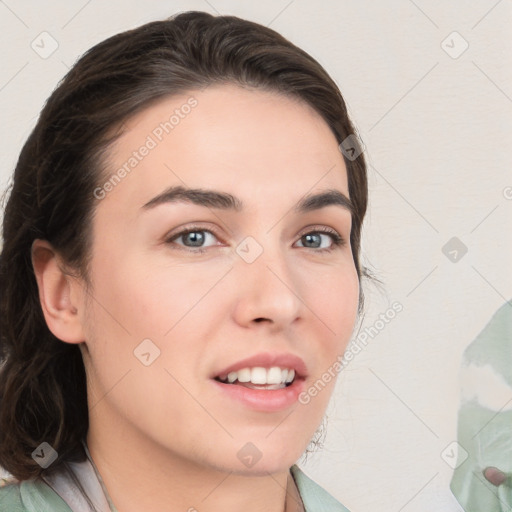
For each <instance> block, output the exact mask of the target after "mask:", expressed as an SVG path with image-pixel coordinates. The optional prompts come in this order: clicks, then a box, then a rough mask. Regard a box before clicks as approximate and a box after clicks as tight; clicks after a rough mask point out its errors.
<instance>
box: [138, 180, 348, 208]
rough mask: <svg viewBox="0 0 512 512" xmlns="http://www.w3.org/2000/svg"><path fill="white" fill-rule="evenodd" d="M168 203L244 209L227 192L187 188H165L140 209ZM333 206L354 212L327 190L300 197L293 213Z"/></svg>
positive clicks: (345, 200) (338, 194)
mask: <svg viewBox="0 0 512 512" xmlns="http://www.w3.org/2000/svg"><path fill="white" fill-rule="evenodd" d="M168 203H190V204H195V205H198V206H203V207H207V208H208V207H209V208H216V209H221V210H233V211H235V212H241V211H242V210H243V208H244V204H243V201H241V200H240V199H239V198H237V197H235V196H233V195H232V194H229V193H227V192H219V191H216V190H205V189H200V188H187V187H183V186H172V187H169V188H167V189H166V190H164V191H163V192H162V193H161V194H158V195H157V196H155V197H153V199H151V200H150V201H148V202H147V203H146V204H145V205H144V206H143V207H142V208H143V209H144V210H150V209H152V208H155V207H156V206H159V205H161V204H168ZM333 205H334V206H340V207H342V208H344V209H345V210H348V211H349V212H350V213H351V214H352V213H353V212H354V205H353V203H352V201H351V200H350V199H349V198H348V197H347V196H346V195H345V194H343V193H342V192H340V191H339V190H336V189H327V190H323V191H322V192H318V193H315V194H309V195H306V196H304V197H302V198H301V199H300V200H299V201H298V202H297V204H296V205H295V206H294V211H295V212H296V213H307V212H310V211H313V210H319V209H321V208H325V207H327V206H333Z"/></svg>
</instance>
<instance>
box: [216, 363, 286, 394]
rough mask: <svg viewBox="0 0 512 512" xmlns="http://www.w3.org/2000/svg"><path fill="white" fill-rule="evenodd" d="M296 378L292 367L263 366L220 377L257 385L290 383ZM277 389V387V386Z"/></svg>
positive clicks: (243, 369)
mask: <svg viewBox="0 0 512 512" xmlns="http://www.w3.org/2000/svg"><path fill="white" fill-rule="evenodd" d="M294 378H295V370H293V369H290V368H279V367H278V366H272V368H263V367H261V366H256V367H254V368H242V369H241V370H238V371H236V372H230V373H228V374H227V376H226V375H223V376H222V377H220V380H221V381H222V382H229V383H230V384H233V383H234V382H235V381H238V382H241V383H251V384H256V385H270V386H272V385H279V384H289V383H291V382H293V379H294ZM276 389H277V388H276Z"/></svg>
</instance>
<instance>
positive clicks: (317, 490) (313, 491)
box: [290, 465, 350, 512]
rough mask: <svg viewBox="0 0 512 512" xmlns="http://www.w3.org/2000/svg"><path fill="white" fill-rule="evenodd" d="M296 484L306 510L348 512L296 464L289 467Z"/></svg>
mask: <svg viewBox="0 0 512 512" xmlns="http://www.w3.org/2000/svg"><path fill="white" fill-rule="evenodd" d="M290 471H291V473H292V475H293V479H294V480H295V483H296V484H297V488H298V490H299V493H300V497H301V498H302V501H303V502H304V507H305V509H306V512H321V511H324V510H329V512H350V511H349V510H348V509H347V508H346V507H344V506H343V505H342V504H341V503H340V502H339V501H338V500H336V499H335V498H333V497H332V496H331V495H330V494H329V493H328V492H327V491H326V490H325V489H323V488H322V487H320V486H319V485H318V484H317V483H315V482H314V481H313V480H311V478H309V477H308V476H307V475H306V474H305V473H304V472H303V471H302V470H301V469H300V468H299V467H298V466H297V465H293V466H292V467H291V469H290Z"/></svg>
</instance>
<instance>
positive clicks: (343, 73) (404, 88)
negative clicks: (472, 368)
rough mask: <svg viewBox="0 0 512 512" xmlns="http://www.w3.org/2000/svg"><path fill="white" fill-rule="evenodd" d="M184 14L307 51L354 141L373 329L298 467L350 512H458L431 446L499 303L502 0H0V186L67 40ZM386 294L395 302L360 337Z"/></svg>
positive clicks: (509, 13)
mask: <svg viewBox="0 0 512 512" xmlns="http://www.w3.org/2000/svg"><path fill="white" fill-rule="evenodd" d="M192 9H197V10H204V11H208V12H211V13H215V11H218V12H219V13H221V14H234V15H238V16H241V17H245V18H248V19H251V20H254V21H257V22H259V23H262V24H265V25H270V27H271V28H273V29H275V30H277V31H278V32H281V33H282V34H283V35H284V36H285V37H287V38H289V39H290V40H291V41H292V42H294V43H295V44H297V45H298V46H300V47H302V48H304V49H305V50H306V51H308V52H309V53H311V55H313V56H314V57H315V58H316V59H317V60H318V61H319V62H320V63H321V64H322V65H323V66H324V67H325V68H326V69H327V71H328V72H329V73H330V74H331V76H333V78H334V79H335V80H336V82H337V83H338V85H339V87H340V89H341V91H342V94H343V95H344V97H345V99H346V101H347V104H348V107H349V110H350V112H351V115H352V117H353V120H354V122H355V124H356V126H357V127H358V130H359V132H360V134H361V137H362V139H363V141H364V143H365V146H366V157H367V160H368V163H369V179H370V208H369V213H368V218H367V221H366V225H365V232H364V241H363V250H364V261H365V262H366V263H367V264H368V265H371V268H372V269H373V271H374V272H375V273H376V275H377V277H378V278H379V279H381V281H383V284H382V286H380V287H377V286H375V285H373V284H371V283H368V284H367V285H365V288H366V315H365V320H364V324H363V326H362V328H361V331H364V329H365V328H370V327H371V326H373V327H374V330H373V331H372V333H373V335H372V336H369V339H370V341H369V343H368V344H367V346H366V347H364V349H363V350H361V351H360V352H359V353H358V354H357V355H356V357H354V360H353V361H352V362H351V363H350V364H349V365H348V366H347V367H346V369H345V370H344V371H343V373H342V375H341V376H340V378H339V382H338V385H337V388H336V393H335V396H334V397H333V399H332V403H331V406H330V408H329V412H328V422H327V434H326V438H325V446H324V448H323V449H322V450H320V451H318V452H317V453H316V454H314V455H312V456H311V457H310V458H308V460H307V462H306V463H305V464H302V466H303V468H304V469H305V471H306V472H307V473H308V474H309V475H310V476H312V477H313V478H314V479H315V480H316V481H317V482H318V483H320V484H321V485H322V486H324V487H325V488H326V489H327V490H328V491H330V492H331V493H332V494H333V495H334V496H335V497H336V498H338V499H339V500H340V501H342V502H343V503H344V504H345V505H346V506H348V507H349V508H351V509H352V510H353V511H354V512H360V511H362V512H364V511H368V512H369V511H373V510H376V509H378V510H385V511H397V512H398V511H402V510H404V511H406V512H409V511H411V512H413V511H416V512H420V511H425V512H427V511H428V512H431V511H432V510H458V506H457V505H456V503H455V502H454V501H453V499H452V498H451V497H450V493H449V490H448V485H449V481H450V478H451V475H452V468H451V467H450V465H449V464H448V463H447V462H445V460H444V459H443V458H442V457H441V453H442V452H443V450H444V449H445V448H446V447H447V446H448V445H449V444H450V443H451V442H452V441H454V440H455V439H456V426H457V425H456V422H457V409H458V406H459V368H460V363H461V357H462V353H463V351H464V349H465V348H466V347H467V345H468V344H469V343H470V342H471V341H472V340H473V339H474V337H475V336H476V335H477V334H478V332H479V331H480V330H481V329H482V328H483V327H484V325H485V324H486V323H487V321H488V320H489V319H490V317H491V315H492V314H493V313H494V311H495V310H497V309H498V307H499V306H501V305H502V304H503V303H504V302H505V301H506V300H509V299H510V298H512V272H511V271H510V266H511V261H512V241H511V240H512V238H511V236H510V234H511V233H512V189H511V188H510V187H512V173H511V168H512V153H511V151H510V142H511V141H510V126H511V120H512V67H511V66H510V56H511V55H512V51H511V50H512V37H511V31H510V26H511V21H512V4H511V3H510V2H504V1H501V2H500V1H498V2H496V1H495V0H489V1H487V0H486V1H479V2H462V1H460V0H458V1H451V2H441V1H431V2H426V1H419V0H418V1H416V2H413V1H406V0H389V1H387V2H377V1H369V0H364V1H360V0H350V1H334V0H330V1H325V0H324V1H323V2H314V1H311V0H294V1H293V0H292V1H291V2H290V1H289V0H282V1H270V0H265V1H258V2H240V1H239V2H237V1H235V0H229V1H228V0H209V1H208V2H206V1H202V0H197V1H188V2H185V1H157V0H145V1H144V2H129V1H126V0H124V1H122V0H111V1H109V2H100V1H99V0H92V1H90V2H86V1H82V0H80V1H64V0H61V1H56V0H47V1H46V2H37V1H35V0H32V1H27V0H17V1H16V2H14V1H13V0H6V1H5V2H1V3H0V41H1V43H2V53H1V59H2V60H1V63H2V66H1V68H0V105H1V112H2V122H1V123H0V150H1V155H2V159H1V163H0V189H1V190H4V189H5V188H6V186H7V183H8V180H9V177H10V175H11V173H12V170H13V168H14V165H15V162H16V159H17V156H18V154H19V151H20V149H21V146H22V144H23V142H24V141H25V139H26V138H27V136H28V134H29V133H30V131H31V129H32V128H33V126H34V124H35V122H36V119H37V116H38V114H39V111H40V109H41V107H42V105H43V103H44V101H45V100H46V98H47V97H48V96H49V95H50V93H51V91H52V90H53V89H54V87H55V86H56V84H57V82H58V81H59V80H60V79H61V78H62V77H63V75H64V74H65V73H66V72H67V70H68V68H69V67H70V66H71V65H72V64H73V63H74V62H75V60H76V59H77V58H78V57H79V56H80V55H81V54H82V53H83V52H84V51H85V50H87V49H88V48H90V47H91V46H93V45H94V44H95V43H97V42H99V41H101V40H103V39H105V38H106V37H108V36H110V35H113V34H115V33H117V32H120V31H123V30H126V29H129V28H133V27H136V26H138V25H141V24H143V23H145V22H148V21H152V20H157V19H161V18H165V17H167V16H170V15H172V14H174V13H176V12H179V11H183V10H192ZM43 31H47V32H48V33H50V34H51V36H52V37H53V38H54V39H55V40H56V41H57V42H58V49H57V50H56V51H55V52H54V53H53V54H52V55H51V56H49V57H48V58H46V59H43V58H41V57H40V56H39V55H38V54H37V53H36V52H35V51H34V50H33V49H32V47H31V43H32V41H34V40H36V42H37V41H40V36H39V35H40V34H41V32H43ZM454 31H456V32H458V34H459V35H453V34H452V33H453V32H454ZM443 41H445V43H443V44H442V42H443ZM464 41H466V42H467V44H469V47H468V48H467V50H466V51H464V52H463V53H462V54H460V55H458V53H459V52H460V51H461V50H462V49H463V48H464V47H465V44H466V43H464ZM443 46H444V48H445V49H447V50H448V52H451V54H452V55H449V53H447V52H446V51H445V49H443ZM454 57H457V58H454ZM507 187H508V188H507ZM452 237H457V238H458V240H459V242H456V243H458V244H459V245H460V243H463V244H464V245H465V246H466V247H467V253H466V254H465V255H463V256H462V257H461V256H460V254H462V253H461V251H460V249H457V248H455V249H454V248H453V247H452V248H449V249H445V252H443V250H442V248H443V247H444V246H445V244H446V243H447V242H448V241H449V240H450V239H452ZM449 250H451V251H453V250H457V251H458V253H457V258H458V260H457V261H455V262H454V261H451V260H450V259H449V257H447V256H446V255H445V253H448V255H449ZM453 254H454V253H453V252H452V257H453ZM394 302H399V303H400V304H401V305H402V306H403V311H401V312H400V313H398V314H397V315H396V316H395V318H394V319H393V320H391V321H389V322H388V323H386V324H385V326H384V327H383V328H381V329H377V331H379V332H378V333H377V334H375V329H376V326H377V325H379V326H380V325H381V324H377V323H376V322H377V320H378V319H379V315H380V314H383V313H385V312H386V311H387V310H388V308H389V307H390V305H391V304H392V303H394Z"/></svg>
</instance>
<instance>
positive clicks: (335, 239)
mask: <svg viewBox="0 0 512 512" xmlns="http://www.w3.org/2000/svg"><path fill="white" fill-rule="evenodd" d="M196 232H204V233H210V234H212V235H213V236H214V237H215V238H217V239H219V237H218V236H217V234H216V233H215V232H214V231H212V230H210V229H205V228H203V227H200V226H192V227H189V228H187V229H184V230H183V231H180V232H179V233H176V234H174V235H172V236H171V237H170V238H167V239H166V240H165V243H166V244H171V243H172V242H174V240H176V239H178V238H180V237H182V236H186V235H188V234H189V233H196ZM319 233H320V234H326V235H329V236H330V237H331V240H332V245H331V247H329V248H323V249H315V248H311V247H303V248H304V249H311V250H312V251H315V252H320V253H329V252H331V251H333V250H334V249H337V248H339V247H342V246H344V245H345V240H344V238H343V237H342V236H341V235H340V234H339V233H337V232H336V231H334V230H333V229H330V228H326V227H320V228H316V229H313V230H311V231H307V232H306V233H303V234H302V235H300V237H299V240H300V239H301V238H304V237H305V236H306V235H313V234H319ZM179 247H180V249H183V250H186V251H188V252H192V253H205V252H206V251H207V250H208V247H206V248H203V247H196V248H191V247H186V246H179Z"/></svg>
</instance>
